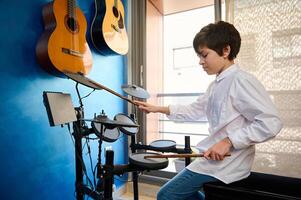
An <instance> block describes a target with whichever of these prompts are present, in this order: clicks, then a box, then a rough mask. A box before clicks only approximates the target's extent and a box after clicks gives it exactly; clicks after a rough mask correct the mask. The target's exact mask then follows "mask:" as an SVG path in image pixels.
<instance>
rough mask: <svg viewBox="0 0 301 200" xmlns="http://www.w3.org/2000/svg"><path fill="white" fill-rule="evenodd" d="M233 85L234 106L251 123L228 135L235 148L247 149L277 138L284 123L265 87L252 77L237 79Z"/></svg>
mask: <svg viewBox="0 0 301 200" xmlns="http://www.w3.org/2000/svg"><path fill="white" fill-rule="evenodd" d="M233 84H234V86H233V88H232V90H231V94H230V95H231V98H232V103H233V106H234V108H235V109H236V110H237V111H238V112H240V113H241V115H242V116H244V117H245V119H246V120H247V123H249V125H247V126H246V127H244V128H242V129H238V130H236V131H234V132H230V133H228V137H229V139H230V140H231V142H232V144H233V147H234V148H236V149H241V148H246V147H248V146H250V145H253V144H256V143H260V142H264V141H266V140H268V139H270V138H273V137H275V136H276V135H277V134H278V133H279V132H280V130H281V128H282V123H281V120H280V118H279V116H278V112H277V110H276V108H275V106H274V104H273V102H272V101H271V99H270V97H269V95H268V93H267V92H266V90H265V89H264V87H263V86H262V85H261V84H260V83H259V81H258V80H257V79H256V78H255V77H252V76H246V77H242V78H237V79H236V80H234V83H233Z"/></svg>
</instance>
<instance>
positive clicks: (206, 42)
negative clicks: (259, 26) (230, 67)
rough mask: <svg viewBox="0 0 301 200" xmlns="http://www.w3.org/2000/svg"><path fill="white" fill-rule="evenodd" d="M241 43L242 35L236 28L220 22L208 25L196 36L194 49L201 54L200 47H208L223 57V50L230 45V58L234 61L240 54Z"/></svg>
mask: <svg viewBox="0 0 301 200" xmlns="http://www.w3.org/2000/svg"><path fill="white" fill-rule="evenodd" d="M240 42H241V38H240V34H239V32H238V31H237V30H236V28H235V27H234V26H233V25H232V24H229V23H227V22H224V21H219V22H216V23H214V24H212V23H211V24H208V25H207V26H205V27H203V28H202V29H201V30H200V32H198V33H197V34H196V36H195V37H194V40H193V48H194V50H195V52H196V53H198V54H199V53H200V52H199V51H198V50H199V48H200V47H208V48H209V49H212V50H214V51H215V52H216V53H217V54H218V55H220V56H222V55H223V49H224V48H225V47H227V46H228V45H229V46H230V48H231V51H230V54H229V56H228V58H229V60H233V59H234V58H236V56H237V54H238V52H239V49H240Z"/></svg>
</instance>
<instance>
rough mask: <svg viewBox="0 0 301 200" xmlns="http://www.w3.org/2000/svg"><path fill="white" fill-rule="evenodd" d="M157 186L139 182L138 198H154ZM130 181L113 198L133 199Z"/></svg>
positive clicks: (116, 199) (143, 199)
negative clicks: (119, 193) (116, 196)
mask: <svg viewBox="0 0 301 200" xmlns="http://www.w3.org/2000/svg"><path fill="white" fill-rule="evenodd" d="M159 189H160V187H159V186H154V185H150V184H145V183H139V190H138V191H139V200H156V194H157V192H158V191H159ZM133 199H134V196H133V188H132V183H128V184H127V186H126V188H125V191H124V193H123V194H122V195H120V196H119V197H118V198H115V199H114V200H133Z"/></svg>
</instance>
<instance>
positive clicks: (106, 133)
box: [91, 121, 121, 142]
mask: <svg viewBox="0 0 301 200" xmlns="http://www.w3.org/2000/svg"><path fill="white" fill-rule="evenodd" d="M91 126H92V128H93V130H94V133H95V135H96V136H97V137H100V132H101V130H100V129H101V127H103V129H104V130H103V133H102V136H101V138H100V139H101V140H103V141H105V142H115V141H116V140H118V138H119V137H120V134H121V133H120V131H119V129H118V128H117V127H116V128H113V129H109V128H106V127H105V126H102V125H101V124H100V123H95V122H93V121H92V122H91ZM113 131H114V132H113ZM112 132H113V134H114V135H113V134H112ZM110 136H115V137H110Z"/></svg>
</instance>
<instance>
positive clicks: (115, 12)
mask: <svg viewBox="0 0 301 200" xmlns="http://www.w3.org/2000/svg"><path fill="white" fill-rule="evenodd" d="M118 14H119V12H118V10H117V8H116V7H115V6H113V15H114V17H116V18H118Z"/></svg>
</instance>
